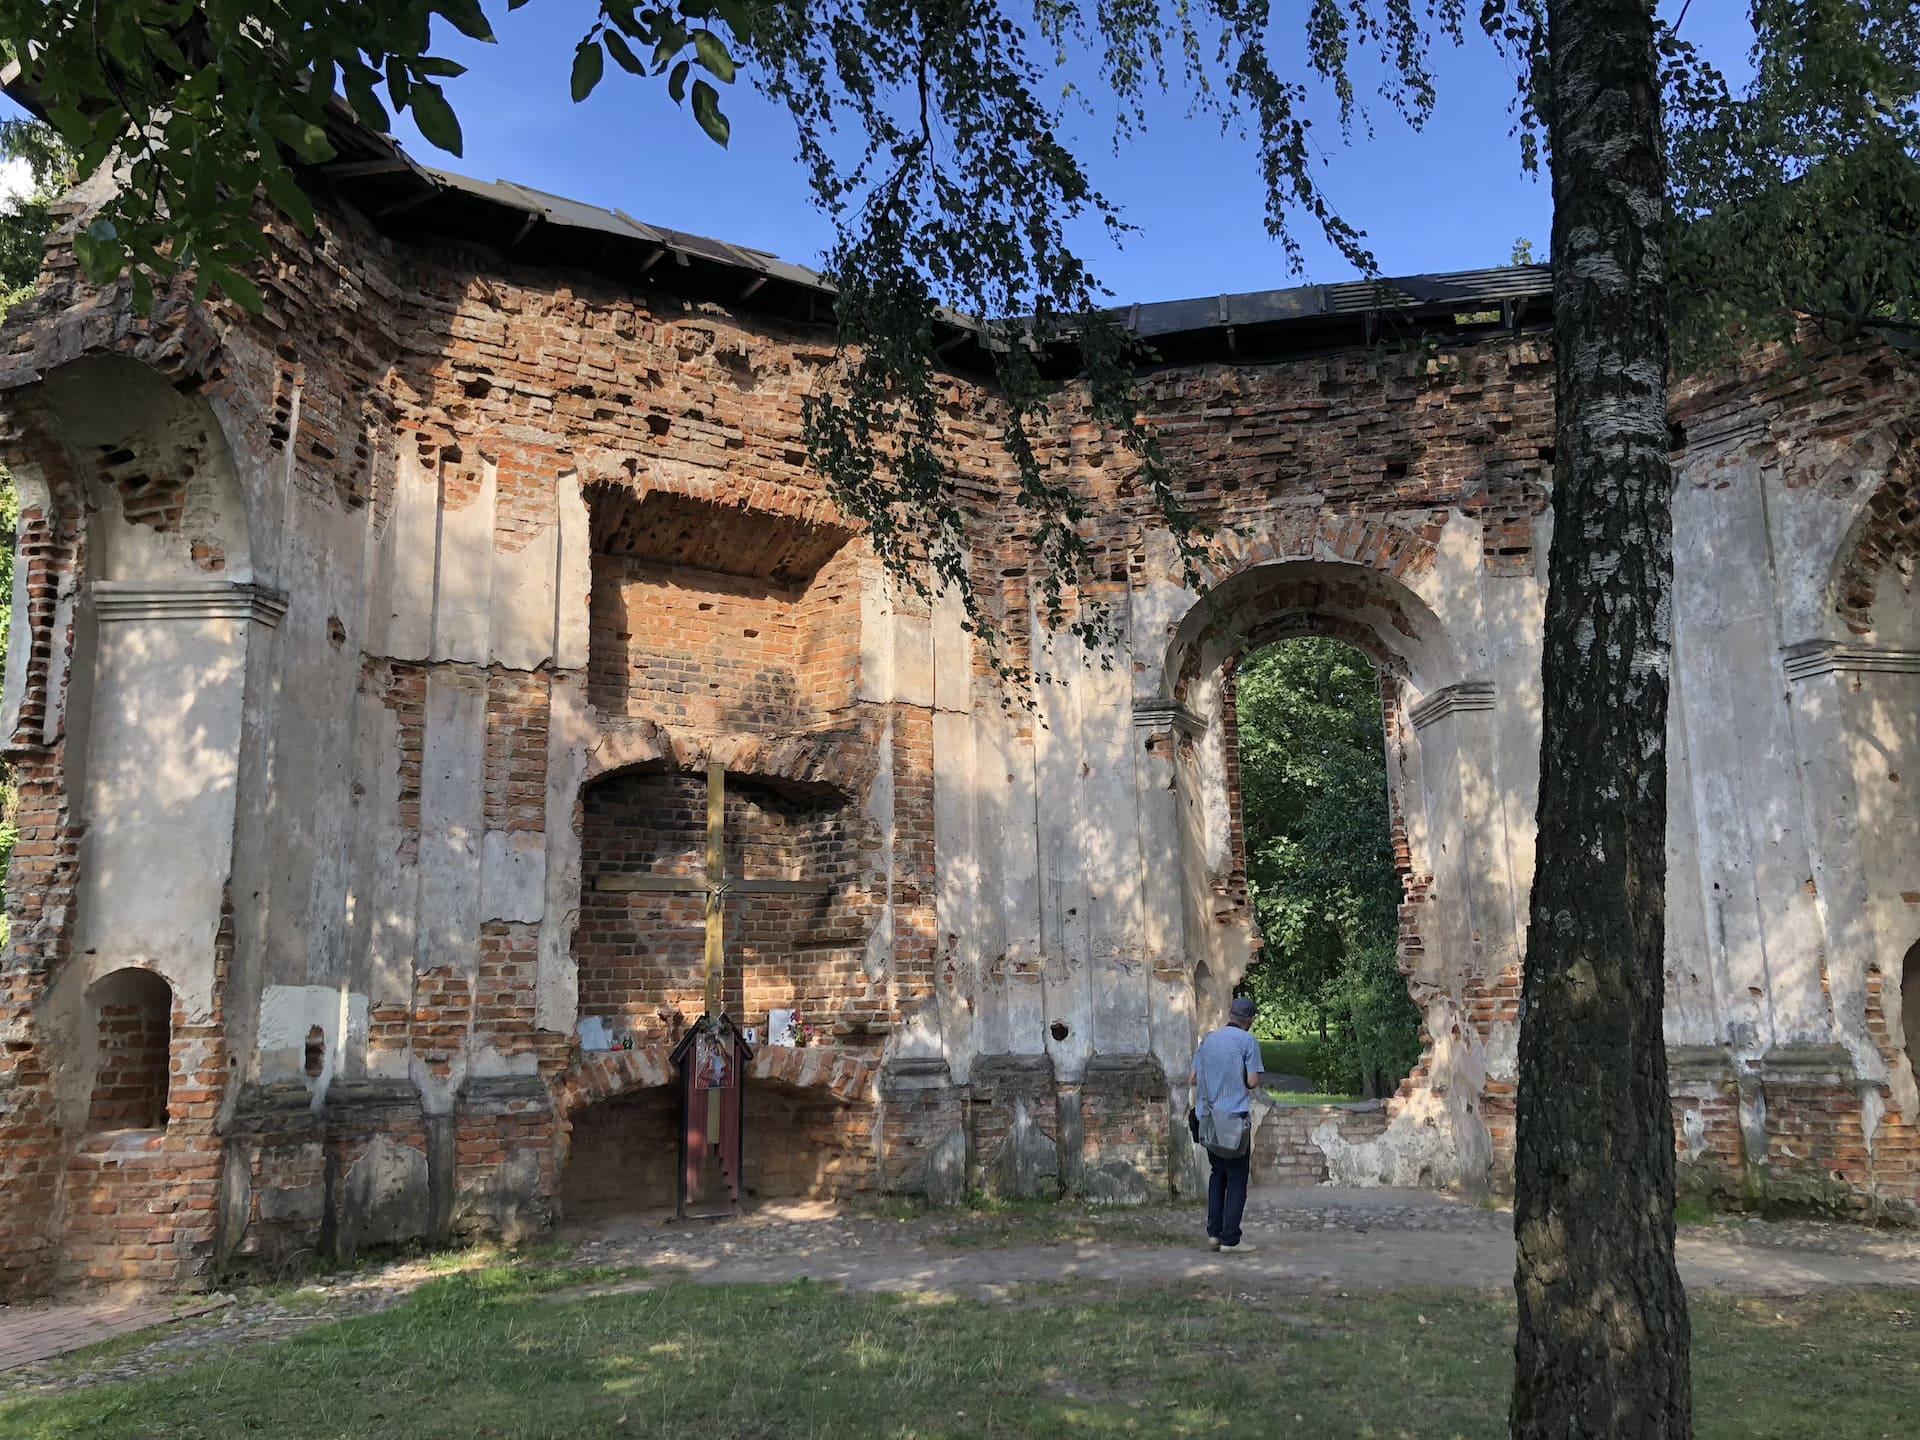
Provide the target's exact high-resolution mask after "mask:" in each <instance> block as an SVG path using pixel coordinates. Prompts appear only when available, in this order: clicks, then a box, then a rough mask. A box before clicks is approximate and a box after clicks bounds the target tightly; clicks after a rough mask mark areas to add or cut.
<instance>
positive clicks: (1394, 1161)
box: [1162, 522, 1537, 1186]
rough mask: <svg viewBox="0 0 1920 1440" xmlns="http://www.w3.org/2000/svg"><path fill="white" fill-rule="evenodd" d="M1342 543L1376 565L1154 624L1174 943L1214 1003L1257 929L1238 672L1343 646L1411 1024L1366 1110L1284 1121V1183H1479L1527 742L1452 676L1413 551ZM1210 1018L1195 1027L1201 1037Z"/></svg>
mask: <svg viewBox="0 0 1920 1440" xmlns="http://www.w3.org/2000/svg"><path fill="white" fill-rule="evenodd" d="M1352 528H1354V529H1355V530H1356V531H1359V532H1361V533H1360V535H1359V538H1358V539H1357V540H1353V541H1352V543H1350V544H1349V545H1347V547H1346V548H1347V549H1348V550H1349V551H1354V552H1357V553H1359V554H1360V555H1362V556H1379V557H1381V563H1379V564H1370V563H1366V562H1365V561H1364V560H1343V559H1331V558H1323V557H1315V558H1300V559H1271V560H1261V561H1256V562H1255V563H1252V564H1249V565H1247V566H1245V567H1244V568H1242V569H1240V570H1238V571H1235V572H1233V573H1231V574H1228V575H1226V576H1225V577H1223V578H1222V579H1220V580H1219V581H1217V582H1216V583H1215V584H1214V585H1213V586H1212V587H1211V588H1210V589H1209V591H1208V592H1207V593H1206V594H1205V595H1203V596H1201V597H1199V598H1198V599H1197V600H1196V601H1194V602H1193V603H1192V604H1191V606H1190V608H1189V609H1188V610H1187V611H1186V613H1185V614H1184V615H1182V616H1181V617H1180V618H1179V620H1178V621H1177V622H1176V623H1175V624H1173V625H1172V626H1171V627H1170V635H1171V643H1170V645H1169V647H1168V651H1167V659H1166V663H1165V667H1164V671H1163V675H1162V694H1163V695H1164V696H1165V697H1166V700H1167V701H1168V702H1170V703H1171V704H1172V705H1173V706H1174V707H1176V708H1177V711H1178V712H1179V713H1180V714H1181V715H1183V716H1184V717H1185V720H1184V724H1185V733H1184V734H1183V736H1182V738H1181V741H1180V743H1179V745H1178V746H1177V749H1176V755H1175V765H1174V767H1173V768H1174V787H1175V789H1176V791H1177V792H1178V794H1179V797H1180V806H1181V820H1182V826H1183V831H1184V834H1183V839H1182V848H1183V850H1184V852H1185V858H1184V861H1183V865H1182V883H1183V900H1184V911H1185V922H1186V923H1185V932H1186V935H1187V937H1188V946H1189V949H1190V951H1194V952H1197V953H1196V954H1195V956H1194V958H1195V959H1197V960H1199V961H1201V962H1203V963H1204V964H1205V965H1206V966H1207V968H1208V970H1209V972H1210V973H1211V974H1212V975H1214V976H1215V977H1218V978H1217V980H1216V983H1215V987H1214V988H1215V990H1216V991H1217V992H1219V993H1221V994H1225V993H1230V992H1231V990H1232V989H1234V988H1236V987H1239V986H1240V985H1242V984H1243V983H1244V981H1245V978H1246V975H1247V972H1248V969H1249V967H1250V966H1251V965H1252V964H1253V963H1254V961H1255V958H1256V956H1257V954H1258V927H1257V925H1256V923H1255V916H1254V913H1253V908H1252V904H1251V903H1250V897H1249V894H1248V886H1247V875H1246V865H1245V853H1244V835H1243V834H1242V833H1241V832H1240V828H1239V827H1240V823H1241V820H1242V818H1243V813H1244V796H1243V794H1242V793H1241V792H1242V787H1243V785H1244V784H1245V781H1246V777H1245V774H1244V772H1243V770H1242V766H1241V762H1242V756H1241V755H1240V754H1239V750H1238V735H1237V733H1236V732H1237V720H1238V710H1237V704H1236V693H1237V692H1236V680H1237V676H1238V667H1239V666H1240V664H1241V663H1242V661H1243V660H1244V659H1245V658H1246V657H1248V656H1251V655H1255V654H1257V653H1259V652H1260V651H1261V650H1263V649H1264V648H1265V647H1268V646H1271V645H1274V644H1277V643H1280V642H1284V641H1289V640H1296V639H1300V638H1303V637H1317V638H1319V639H1321V640H1330V641H1335V642H1339V643H1341V644H1343V645H1346V646H1350V647H1352V648H1353V649H1354V650H1357V651H1359V652H1360V653H1361V655H1363V656H1364V657H1365V658H1366V660H1367V661H1368V662H1369V663H1370V664H1371V665H1372V666H1373V667H1374V669H1375V671H1376V675H1377V685H1378V690H1377V693H1378V695H1379V699H1380V706H1381V720H1382V740H1383V751H1384V754H1385V757H1386V776H1385V785H1386V792H1387V794H1386V802H1387V816H1388V819H1387V821H1386V825H1385V832H1386V834H1385V838H1386V840H1387V842H1388V844H1390V846H1391V848H1392V855H1393V864H1394V867H1395V871H1396V873H1397V875H1398V876H1399V879H1400V885H1401V890H1402V893H1401V895H1400V897H1399V904H1398V906H1397V914H1396V917H1395V922H1396V923H1395V926H1394V934H1393V938H1392V959H1391V962H1390V963H1391V964H1392V965H1393V967H1394V968H1396V969H1397V970H1398V972H1399V973H1400V974H1401V975H1402V976H1404V977H1405V983H1406V985H1407V988H1408V994H1409V996H1410V999H1411V1002H1412V1004H1413V1005H1414V1006H1415V1008H1416V1009H1417V1011H1418V1013H1419V1015H1420V1018H1421V1025H1420V1030H1419V1039H1420V1046H1421V1048H1420V1057H1419V1060H1418V1062H1417V1064H1415V1065H1414V1066H1413V1068H1412V1070H1411V1073H1410V1074H1409V1075H1407V1077H1406V1078H1405V1080H1404V1082H1403V1083H1401V1084H1400V1085H1399V1086H1398V1090H1397V1093H1396V1094H1395V1095H1394V1096H1393V1097H1391V1098H1389V1099H1387V1100H1386V1101H1384V1102H1378V1101H1376V1102H1374V1103H1373V1104H1372V1105H1371V1106H1368V1107H1353V1108H1346V1109H1341V1110H1339V1111H1338V1112H1337V1113H1336V1112H1329V1113H1328V1114H1326V1115H1324V1116H1318V1117H1312V1118H1310V1119H1309V1120H1307V1121H1305V1122H1302V1123H1301V1124H1299V1125H1297V1126H1296V1127H1295V1129H1294V1133H1293V1137H1292V1143H1293V1144H1295V1145H1296V1146H1297V1147H1299V1148H1300V1149H1301V1150H1302V1152H1303V1154H1302V1156H1300V1157H1297V1158H1300V1159H1301V1162H1302V1163H1301V1165H1300V1166H1299V1167H1296V1168H1295V1169H1294V1170H1291V1171H1289V1173H1291V1174H1298V1175H1299V1176H1301V1177H1302V1178H1305V1179H1308V1180H1311V1179H1315V1178H1333V1179H1336V1180H1345V1181H1349V1182H1355V1183H1389V1184H1420V1183H1439V1184H1449V1183H1458V1184H1464V1185H1469V1186H1480V1185H1484V1184H1485V1183H1486V1182H1487V1179H1488V1177H1489V1173H1490V1171H1491V1170H1492V1169H1493V1167H1494V1166H1495V1165H1496V1164H1497V1163H1498V1160H1499V1157H1500V1156H1501V1154H1502V1153H1503V1152H1506V1151H1508V1149H1509V1147H1510V1145H1511V1136H1512V1114H1513V1111H1512V1097H1513V1093H1514V1085H1513V1082H1514V1068H1513V1057H1514V1054H1515V1046H1516V1038H1517V1029H1518V998H1519V965H1520V957H1521V953H1522V943H1523V942H1522V932H1523V923H1524V900H1525V887H1526V884H1527V883H1528V881H1529V880H1530V876H1529V875H1527V874H1525V873H1522V872H1523V870H1524V869H1525V866H1526V865H1529V864H1530V861H1531V857H1530V851H1528V852H1526V853H1524V854H1519V855H1516V853H1515V851H1514V849H1513V848H1512V846H1511V845H1510V844H1509V840H1508V836H1509V834H1510V833H1511V831H1512V830H1513V829H1514V828H1515V824H1514V823H1510V822H1516V823H1517V821H1518V820H1519V819H1520V818H1521V817H1524V818H1525V819H1530V818H1531V805H1532V795H1531V783H1532V782H1531V775H1532V773H1533V772H1532V768H1531V764H1530V763H1529V764H1526V765H1515V764H1512V763H1511V760H1512V756H1511V753H1503V747H1504V748H1505V750H1506V751H1508V752H1511V751H1513V748H1514V746H1515V745H1516V744H1518V743H1520V742H1521V741H1524V743H1526V744H1527V746H1528V747H1529V749H1530V750H1531V749H1534V748H1537V740H1536V739H1535V738H1534V737H1533V735H1532V734H1531V733H1528V734H1525V735H1523V736H1519V737H1518V739H1516V735H1517V733H1518V732H1517V731H1516V735H1506V734H1503V733H1501V732H1500V731H1499V730H1498V727H1497V726H1496V724H1495V721H1496V718H1497V706H1498V697H1497V694H1496V689H1495V686H1494V684H1493V682H1492V680H1491V679H1490V678H1488V672H1487V671H1486V670H1484V669H1483V670H1481V671H1479V672H1476V671H1475V670H1474V669H1471V668H1469V666H1468V665H1467V663H1466V661H1465V658H1464V656H1465V654H1466V653H1468V650H1469V648H1470V647H1469V646H1468V645H1467V643H1466V642H1465V641H1463V640H1462V639H1461V638H1459V637H1458V636H1457V634H1456V626H1457V624H1458V623H1460V622H1458V621H1456V622H1455V623H1454V624H1449V623H1447V622H1443V621H1442V619H1441V618H1440V614H1439V613H1438V611H1437V610H1436V607H1435V605H1434V604H1433V603H1430V602H1429V601H1428V600H1427V599H1426V598H1423V595H1422V594H1421V593H1420V592H1419V591H1417V590H1416V589H1415V585H1414V582H1425V583H1427V584H1428V585H1429V588H1435V589H1438V588H1439V586H1438V582H1436V581H1434V580H1433V576H1432V574H1431V572H1430V571H1424V570H1423V569H1422V566H1424V565H1426V564H1427V563H1428V560H1427V559H1422V558H1421V557H1422V555H1423V553H1424V552H1421V551H1420V550H1419V548H1418V546H1417V545H1414V544H1410V543H1403V542H1405V537H1404V536H1401V535H1400V534H1399V532H1397V531H1391V530H1390V529H1389V528H1387V527H1380V534H1379V535H1377V536H1374V537H1373V538H1372V539H1368V538H1367V532H1366V531H1365V527H1364V526H1362V525H1361V524H1360V523H1359V522H1355V524H1354V526H1353V527H1352ZM1350 538H1351V537H1350ZM1428 558H1429V559H1430V557H1428ZM1482 663H1484V662H1482ZM1525 758H1526V759H1527V760H1528V761H1529V762H1531V760H1532V758H1533V756H1532V755H1531V754H1529V755H1528V756H1527V757H1525ZM1509 774H1510V775H1512V776H1513V779H1512V780H1511V781H1509V780H1507V779H1506V778H1504V777H1506V776H1507V775H1509ZM1522 791H1525V792H1526V793H1522ZM1196 998H1197V999H1204V997H1196ZM1219 1018H1220V1017H1219V1015H1218V1013H1217V1012H1216V1013H1214V1014H1212V1015H1209V1014H1206V1013H1199V1014H1198V1015H1197V1019H1198V1021H1199V1024H1200V1027H1201V1028H1203V1029H1204V1028H1207V1027H1208V1026H1209V1025H1211V1024H1216V1023H1218V1021H1219ZM1382 1068H1383V1069H1385V1068H1388V1067H1382ZM1391 1068H1394V1069H1397V1068H1399V1067H1398V1066H1397V1065H1395V1066H1393V1067H1391ZM1386 1078H1387V1077H1386V1076H1385V1075H1384V1074H1383V1075H1381V1076H1380V1077H1378V1080H1377V1081H1376V1088H1381V1086H1380V1082H1383V1081H1384V1080H1385V1079H1386ZM1393 1078H1394V1079H1396V1080H1397V1079H1399V1077H1398V1076H1395V1077H1393ZM1256 1153H1257V1154H1258V1151H1256Z"/></svg>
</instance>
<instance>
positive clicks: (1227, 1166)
mask: <svg viewBox="0 0 1920 1440" xmlns="http://www.w3.org/2000/svg"><path fill="white" fill-rule="evenodd" d="M1227 1013H1228V1018H1227V1023H1226V1025H1225V1026H1224V1027H1223V1028H1222V1029H1219V1030H1216V1031H1214V1032H1213V1033H1212V1034H1211V1035H1209V1036H1207V1038H1206V1039H1204V1040H1202V1041H1201V1042H1200V1048H1199V1049H1198V1050H1196V1051H1195V1052H1194V1056H1193V1070H1192V1073H1191V1074H1189V1075H1188V1076H1187V1083H1188V1084H1190V1085H1191V1086H1193V1111H1194V1117H1195V1119H1196V1120H1197V1121H1198V1129H1199V1135H1200V1143H1201V1144H1202V1145H1204V1146H1206V1147H1207V1159H1208V1161H1209V1163H1210V1164H1211V1166H1212V1170H1213V1173H1212V1174H1211V1175H1210V1176H1209V1177H1208V1180H1207V1244H1208V1246H1209V1248H1211V1249H1214V1250H1233V1249H1237V1248H1239V1245H1240V1215H1241V1212H1242V1211H1244V1210H1245V1209H1246V1208H1247V1174H1248V1172H1249V1171H1250V1170H1251V1169H1252V1167H1253V1093H1254V1091H1256V1090H1258V1089H1259V1088H1260V1066H1261V1063H1262V1062H1261V1059H1260V1042H1259V1041H1258V1040H1255V1039H1254V1038H1253V1036H1252V1035H1250V1034H1248V1033H1247V1032H1248V1031H1249V1030H1251V1029H1252V1028H1253V1001H1252V1000H1250V999H1249V998H1247V997H1246V996H1244V995H1243V996H1241V997H1240V998H1239V999H1238V1000H1235V1001H1234V1002H1233V1004H1232V1006H1231V1007H1230V1008H1229V1010H1228V1012H1227Z"/></svg>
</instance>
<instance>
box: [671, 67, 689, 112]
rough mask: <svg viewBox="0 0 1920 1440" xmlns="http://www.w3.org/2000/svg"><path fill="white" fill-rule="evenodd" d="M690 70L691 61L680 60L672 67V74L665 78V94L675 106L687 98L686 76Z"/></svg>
mask: <svg viewBox="0 0 1920 1440" xmlns="http://www.w3.org/2000/svg"><path fill="white" fill-rule="evenodd" d="M692 69H693V63H692V62H691V61H689V60H682V61H681V62H680V63H679V64H678V65H676V66H674V67H673V74H671V75H669V76H668V77H667V94H668V95H670V96H672V97H673V103H674V104H676V105H678V104H679V103H680V102H681V101H682V100H685V99H686V98H687V74H688V72H689V71H691V70H692Z"/></svg>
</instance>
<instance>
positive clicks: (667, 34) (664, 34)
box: [653, 21, 687, 71]
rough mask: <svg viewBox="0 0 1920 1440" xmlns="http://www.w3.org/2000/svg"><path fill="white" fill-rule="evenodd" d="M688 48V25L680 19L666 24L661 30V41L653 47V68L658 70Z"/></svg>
mask: <svg viewBox="0 0 1920 1440" xmlns="http://www.w3.org/2000/svg"><path fill="white" fill-rule="evenodd" d="M686 48H687V27H686V26H684V25H682V24H680V23H679V22H678V21H676V22H674V23H673V24H671V25H665V26H662V27H661V30H660V40H659V43H658V44H656V45H655V46H654V47H653V68H654V69H655V70H656V71H658V70H659V69H661V68H662V67H663V66H665V64H666V63H667V62H668V61H669V60H671V59H673V57H674V56H676V55H678V54H679V53H680V52H681V51H682V50H684V49H686Z"/></svg>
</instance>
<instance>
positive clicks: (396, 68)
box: [387, 55, 410, 110]
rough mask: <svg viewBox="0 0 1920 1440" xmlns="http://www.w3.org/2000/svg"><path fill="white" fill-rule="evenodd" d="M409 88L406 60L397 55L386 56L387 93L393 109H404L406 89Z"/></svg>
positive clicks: (405, 105)
mask: <svg viewBox="0 0 1920 1440" xmlns="http://www.w3.org/2000/svg"><path fill="white" fill-rule="evenodd" d="M409 88H410V87H409V86H408V84H407V68H406V62H405V61H404V60H402V59H401V58H400V57H399V56H398V55H389V56H387V94H388V95H389V96H391V97H392V99H393V108H394V109H396V110H404V109H406V108H407V91H408V89H409Z"/></svg>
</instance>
